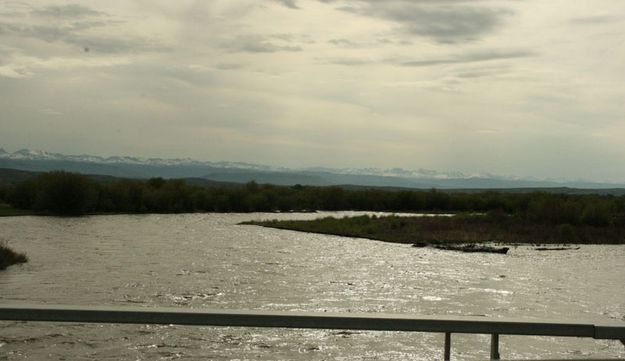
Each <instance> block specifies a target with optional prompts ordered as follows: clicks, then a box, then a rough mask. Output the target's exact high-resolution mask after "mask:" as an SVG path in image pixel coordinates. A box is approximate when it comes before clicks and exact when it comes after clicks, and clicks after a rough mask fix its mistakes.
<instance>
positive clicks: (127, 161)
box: [0, 148, 625, 194]
mask: <svg viewBox="0 0 625 361" xmlns="http://www.w3.org/2000/svg"><path fill="white" fill-rule="evenodd" d="M0 168H8V169H13V170H16V171H17V170H21V171H32V172H45V171H51V170H66V171H70V172H77V173H83V174H90V175H105V176H113V177H122V178H151V177H163V178H192V179H194V182H195V183H199V180H200V179H205V180H206V181H207V182H208V183H210V182H211V181H212V182H217V183H219V182H225V183H247V182H249V181H252V180H254V181H256V182H258V183H271V184H276V185H295V184H301V185H313V186H330V185H340V186H346V185H353V186H365V187H386V188H419V189H428V188H437V189H464V190H467V191H482V190H484V189H517V190H520V189H528V190H536V189H559V190H560V191H562V192H563V193H573V192H577V193H580V192H581V193H584V192H592V193H605V192H609V193H611V194H615V193H619V192H620V190H619V189H621V188H623V189H625V184H612V183H600V182H589V181H551V180H536V179H517V178H510V177H501V176H495V175H489V174H480V175H464V174H462V173H460V172H447V173H445V172H438V171H433V170H426V169H418V170H405V169H400V168H392V169H377V168H367V169H351V168H350V169H332V168H305V169H289V168H279V167H269V166H264V165H257V164H249V163H237V162H203V161H197V160H193V159H188V158H185V159H161V158H138V157H128V156H124V157H99V156H92V155H63V154H59V153H49V152H45V151H34V150H28V149H22V150H19V151H16V152H13V153H9V152H6V151H4V150H3V149H2V148H0ZM21 176H24V175H23V174H22V175H21ZM6 177H9V178H12V179H17V178H19V177H20V174H19V173H13V174H12V175H6ZM572 189H576V191H573V190H572Z"/></svg>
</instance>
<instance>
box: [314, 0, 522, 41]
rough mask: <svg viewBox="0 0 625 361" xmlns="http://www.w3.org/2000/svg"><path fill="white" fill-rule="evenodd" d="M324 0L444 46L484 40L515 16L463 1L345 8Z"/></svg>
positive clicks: (370, 0)
mask: <svg viewBox="0 0 625 361" xmlns="http://www.w3.org/2000/svg"><path fill="white" fill-rule="evenodd" d="M321 1H322V2H326V3H337V4H339V7H338V9H339V10H342V11H347V12H351V13H354V14H359V15H363V16H371V17H376V18H381V19H385V20H388V21H392V22H395V23H397V24H399V25H401V29H403V31H404V32H407V33H409V34H412V35H418V36H425V37H428V38H431V39H433V40H435V41H437V42H440V43H457V42H463V41H471V40H476V39H480V38H481V37H483V36H485V35H487V34H489V33H491V32H493V31H495V30H496V29H497V28H498V27H499V26H500V25H501V24H502V22H503V18H504V17H506V16H508V15H510V14H511V13H512V12H511V11H510V10H508V9H502V8H493V7H487V6H485V5H483V4H477V3H478V2H477V1H463V0H440V1H433V0H416V1H408V0H385V1H378V0H356V1H354V2H349V3H345V4H344V5H343V3H341V2H337V1H333V0H321Z"/></svg>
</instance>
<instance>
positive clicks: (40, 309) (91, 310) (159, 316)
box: [0, 304, 625, 360]
mask: <svg viewBox="0 0 625 361" xmlns="http://www.w3.org/2000/svg"><path fill="white" fill-rule="evenodd" d="M0 320H12V321H49V322H79V323H82V322H85V323H130V324H166V325H169V324H175V325H196V326H241V327H280V328H283V327H284V328H315V329H343V330H370V331H408V332H437V333H444V335H445V346H444V352H443V354H444V359H445V360H449V359H450V357H451V334H452V333H473V334H490V335H491V347H490V358H491V359H492V360H499V358H500V356H499V335H527V336H560V337H585V338H593V339H598V340H621V342H622V343H623V344H624V345H625V323H615V324H594V323H575V322H562V321H540V322H536V321H527V320H516V319H505V318H485V317H457V316H453V317H450V316H415V315H408V314H375V313H329V312H328V313H326V312H323V313H321V312H279V311H233V310H214V309H180V308H147V307H85V306H62V305H32V306H29V305H7V304H5V305H0Z"/></svg>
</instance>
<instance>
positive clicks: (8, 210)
mask: <svg viewBox="0 0 625 361" xmlns="http://www.w3.org/2000/svg"><path fill="white" fill-rule="evenodd" d="M33 214H35V213H34V212H33V211H31V210H26V209H17V208H13V207H11V206H10V205H8V204H6V203H0V217H14V216H30V215H33Z"/></svg>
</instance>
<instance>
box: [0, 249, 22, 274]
mask: <svg viewBox="0 0 625 361" xmlns="http://www.w3.org/2000/svg"><path fill="white" fill-rule="evenodd" d="M26 262H28V257H26V255H25V254H22V253H17V252H15V251H13V250H12V249H10V248H8V247H7V246H4V245H1V244H0V270H4V269H6V268H7V267H9V266H11V265H14V264H18V263H26Z"/></svg>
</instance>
